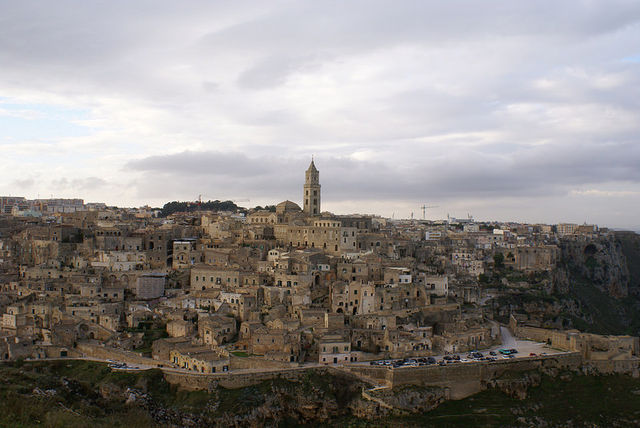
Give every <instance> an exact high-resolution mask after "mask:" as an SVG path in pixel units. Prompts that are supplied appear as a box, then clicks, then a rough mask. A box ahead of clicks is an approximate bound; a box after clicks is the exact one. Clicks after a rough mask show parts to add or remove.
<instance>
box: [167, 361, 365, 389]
mask: <svg viewBox="0 0 640 428" xmlns="http://www.w3.org/2000/svg"><path fill="white" fill-rule="evenodd" d="M309 371H318V372H320V373H338V372H337V371H336V369H334V368H332V367H323V368H304V367H300V368H291V369H281V370H272V371H264V370H263V371H255V372H242V373H240V372H239V373H234V372H228V373H217V374H204V375H202V374H191V373H180V372H173V371H171V370H170V369H165V370H164V378H165V380H166V381H167V382H169V383H171V384H173V385H177V386H178V387H179V388H181V389H185V390H190V391H196V390H209V389H211V388H213V387H215V386H222V387H224V388H230V389H232V388H244V387H247V386H251V385H256V384H258V383H260V382H263V381H265V380H271V379H276V378H280V379H287V380H290V381H293V382H297V381H300V380H301V379H302V378H303V377H304V376H306V375H307V373H308V372H309ZM340 373H341V375H342V376H344V372H340ZM354 379H355V376H354Z"/></svg>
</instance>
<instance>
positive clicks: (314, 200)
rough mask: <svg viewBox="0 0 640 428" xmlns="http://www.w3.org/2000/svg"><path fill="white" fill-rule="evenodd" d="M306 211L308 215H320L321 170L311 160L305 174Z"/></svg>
mask: <svg viewBox="0 0 640 428" xmlns="http://www.w3.org/2000/svg"><path fill="white" fill-rule="evenodd" d="M304 178H305V180H304V209H303V210H304V213H305V214H306V215H308V216H316V215H320V212H321V211H320V172H318V170H317V169H316V165H315V164H314V163H313V160H311V164H309V168H307V171H306V172H305V174H304Z"/></svg>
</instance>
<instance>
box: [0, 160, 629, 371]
mask: <svg viewBox="0 0 640 428" xmlns="http://www.w3.org/2000/svg"><path fill="white" fill-rule="evenodd" d="M302 192H303V193H302V208H301V207H300V206H299V205H298V204H297V203H295V202H292V201H283V202H280V203H278V204H277V205H275V206H270V207H266V209H250V210H231V211H215V212H214V211H208V210H205V209H203V208H202V207H200V206H197V205H196V206H194V207H191V208H192V209H190V210H188V211H187V212H174V213H171V214H169V215H166V216H159V215H158V214H159V213H158V211H154V210H152V209H150V208H148V207H147V208H140V209H125V208H114V207H107V206H106V205H104V204H85V203H84V202H83V201H82V200H79V199H73V200H69V199H42V200H33V201H30V200H26V199H25V198H16V197H2V198H0V203H1V206H0V210H1V212H2V214H1V217H0V266H1V273H0V289H1V292H0V312H1V313H2V323H1V333H0V358H1V359H2V360H18V359H50V358H95V359H99V360H109V361H110V362H112V363H114V364H115V365H119V366H120V367H127V366H126V364H127V363H128V364H129V365H134V364H137V365H138V366H140V367H142V366H144V367H163V368H166V369H174V370H175V371H176V372H177V373H179V372H189V373H194V374H195V373H199V374H212V373H215V374H219V373H227V372H229V373H233V372H235V371H243V370H244V371H247V370H263V369H264V370H267V369H269V370H271V369H275V368H288V367H289V368H291V367H304V366H310V367H312V366H322V365H329V366H340V367H347V366H353V367H362V366H363V365H367V364H369V365H371V366H374V365H378V364H382V365H384V364H386V365H389V364H392V365H393V367H400V366H402V362H404V363H405V365H406V366H421V365H429V364H434V363H436V361H435V359H434V360H430V359H427V357H430V356H442V355H447V354H449V355H456V354H461V353H463V354H466V353H471V354H470V355H472V356H473V355H474V353H476V354H477V353H478V352H477V351H478V350H483V349H491V348H495V349H497V348H499V347H501V346H502V344H503V341H504V334H505V333H504V329H505V328H506V326H507V325H509V326H510V328H511V333H512V334H515V335H517V336H518V337H519V338H521V339H533V340H535V341H538V342H543V343H547V344H549V345H553V347H554V349H556V351H558V350H559V351H563V352H570V353H578V354H580V356H581V358H583V360H582V361H583V362H585V361H592V362H598V361H600V362H606V363H607V364H609V365H601V367H609V368H612V367H613V368H614V369H615V370H619V371H631V372H637V369H638V359H637V356H638V339H637V337H633V336H598V335H595V334H586V333H583V332H580V331H578V330H575V327H576V325H567V324H566V322H563V321H562V320H559V319H558V318H557V317H555V318H554V316H553V315H554V314H553V312H552V311H551V309H549V307H550V306H553V304H552V303H551V304H550V306H549V305H548V306H547V308H546V309H545V308H542V309H540V307H539V306H536V303H535V302H531V300H532V299H529V300H528V301H525V302H524V304H525V305H529V306H520V307H518V306H517V305H514V304H513V302H511V303H509V304H506V305H505V304H502V305H501V304H500V302H509V299H510V298H513V296H514V295H525V296H545V295H550V294H552V293H553V292H554V290H555V291H557V288H558V287H562V286H563V284H564V286H567V283H568V282H570V280H571V279H570V278H567V277H566V275H565V277H564V278H560V277H559V276H562V275H559V273H558V272H563V271H562V270H558V265H559V264H560V263H562V258H563V256H562V252H563V251H573V250H575V249H576V248H577V249H578V250H575V251H578V252H579V257H582V258H583V259H584V260H585V263H586V265H587V266H590V264H591V271H590V272H592V273H594V272H596V273H597V272H599V270H598V269H600V270H602V269H603V266H604V265H602V264H599V260H600V259H601V258H602V257H610V258H611V257H613V256H612V254H614V253H615V251H614V250H615V248H613V250H612V248H611V247H608V245H609V244H607V243H611V242H613V241H612V239H613V238H614V237H615V233H614V232H612V231H610V230H607V229H604V228H598V227H597V226H595V225H575V224H557V225H547V224H519V223H499V222H475V221H474V220H473V219H472V218H465V219H453V218H449V219H447V220H446V221H427V220H417V219H411V220H391V219H386V218H382V217H378V216H373V215H335V214H332V213H329V212H326V211H322V205H321V184H320V173H319V171H318V169H317V168H316V166H315V164H314V162H313V161H312V162H311V164H310V165H309V168H308V169H307V170H306V172H305V180H304V184H303V186H302ZM231 205H233V204H231ZM614 247H615V246H614ZM614 255H615V254H614ZM576 257H578V256H576ZM579 257H578V258H579ZM614 265H615V262H612V264H611V266H610V268H606V269H605V270H606V271H607V272H606V273H603V274H602V275H601V276H602V278H601V279H602V281H601V283H602V284H603V286H604V287H605V288H607V287H608V288H607V289H606V291H607V292H608V293H609V294H610V295H612V296H614V297H620V296H626V295H629V293H630V292H631V291H630V290H629V289H628V288H625V286H624V278H622V276H624V275H625V273H624V272H622V271H620V272H622V273H620V272H618V271H616V268H615V266H614ZM564 272H565V273H566V271H564ZM616 272H618V273H616ZM594 275H595V274H594ZM616 275H617V276H616ZM626 275H628V271H627V273H626ZM596 276H597V275H596ZM627 279H628V278H627ZM523 293H524V294H523ZM527 293H529V294H527ZM533 300H535V299H533ZM540 301H541V302H542V301H545V299H544V298H540ZM520 303H521V304H522V303H523V302H520ZM549 311H551V312H549ZM549 313H551V314H552V316H551V317H549V316H547V315H548V314H549ZM556 315H557V314H556ZM582 315H585V314H582ZM586 315H588V314H586ZM586 315H585V316H586ZM550 352H551V351H550ZM492 354H494V355H495V353H492ZM521 354H522V352H521ZM532 354H533V353H532ZM480 355H481V358H480V357H479V359H480V360H485V362H488V363H491V361H494V360H496V359H497V358H496V357H491V356H489V353H485V354H482V353H480ZM497 357H500V355H498V356H497ZM520 357H539V355H520ZM505 358H506V356H505ZM385 360H386V361H387V363H385V362H384V361H385ZM388 360H396V361H401V362H400V363H389V362H388ZM448 360H450V362H453V363H457V362H458V361H459V360H460V359H459V358H458V359H457V361H456V360H455V359H453V358H449V359H448ZM615 361H618V362H622V363H624V364H617V365H616V364H614V363H612V362H615ZM440 362H441V363H443V362H444V360H443V361H440ZM444 364H447V363H446V362H444ZM612 370H613V369H612ZM369 376H373V375H371V374H369Z"/></svg>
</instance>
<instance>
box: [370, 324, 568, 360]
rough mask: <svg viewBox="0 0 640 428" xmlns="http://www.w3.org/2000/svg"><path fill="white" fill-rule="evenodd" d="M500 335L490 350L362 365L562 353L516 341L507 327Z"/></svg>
mask: <svg viewBox="0 0 640 428" xmlns="http://www.w3.org/2000/svg"><path fill="white" fill-rule="evenodd" d="M500 333H501V335H502V344H501V345H498V346H494V347H492V348H489V349H482V350H474V351H469V352H459V353H450V354H445V355H433V356H424V357H422V356H420V357H410V358H402V359H389V360H378V361H370V362H363V363H360V364H368V365H372V366H384V367H390V368H400V367H421V366H430V365H440V366H446V365H449V364H472V363H478V362H487V361H499V360H509V359H515V358H524V357H536V356H545V355H553V354H560V353H562V351H559V350H556V349H552V348H549V347H548V346H547V345H546V344H545V343H539V342H533V341H530V340H519V339H516V338H515V337H513V335H512V334H511V332H510V331H509V329H507V328H505V327H501V328H500ZM501 351H502V352H501ZM513 351H515V352H513Z"/></svg>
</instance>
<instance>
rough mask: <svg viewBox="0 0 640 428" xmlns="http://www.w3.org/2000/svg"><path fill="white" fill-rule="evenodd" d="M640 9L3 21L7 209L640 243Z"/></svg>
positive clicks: (29, 14) (23, 11)
mask: <svg viewBox="0 0 640 428" xmlns="http://www.w3.org/2000/svg"><path fill="white" fill-rule="evenodd" d="M639 139H640V2H639V1H637V0H631V1H615V0H606V1H605V0H602V1H595V0H592V1H587V0H584V1H572V0H562V1H557V0H553V1H544V0H536V1H527V2H525V1H509V0H503V1H482V2H480V1H455V0H448V1H446V2H445V1H425V0H420V1H393V2H392V1H374V0H363V1H344V0H340V1H327V0H323V1H307V2H304V1H241V0H240V1H237V0H236V1H220V2H214V1H202V2H197V1H180V2H176V1H170V2H169V1H159V0H149V1H135V0H127V1H113V0H110V1H100V2H98V1H73V2H72V1H62V0H56V1H26V0H21V1H12V0H0V155H1V157H2V160H3V161H2V164H3V166H4V167H3V168H0V193H1V194H10V195H21V196H26V197H28V198H35V197H37V196H38V195H39V196H40V197H50V196H51V195H54V196H55V197H81V198H84V199H85V200H86V201H104V202H107V203H109V204H114V205H119V206H140V205H144V204H150V205H152V206H160V205H162V204H164V203H165V202H167V201H171V200H195V199H197V198H198V195H200V194H201V195H202V197H203V199H250V202H242V203H239V204H240V205H244V206H255V205H258V204H259V205H263V204H267V203H277V202H279V201H282V200H285V199H290V200H293V201H295V202H298V203H301V199H302V183H303V180H304V170H305V169H306V168H307V166H308V164H309V161H310V159H311V156H312V154H313V155H315V160H316V165H317V167H318V169H319V170H320V180H321V184H322V198H323V200H322V202H323V206H322V208H323V209H326V210H330V211H333V212H335V213H342V214H346V213H353V212H359V213H375V214H381V215H385V216H389V217H391V216H392V215H393V216H395V217H396V218H400V217H405V218H406V217H409V216H410V215H411V212H413V213H414V215H415V217H416V218H421V217H422V210H421V209H420V206H422V205H423V204H425V203H426V204H427V205H432V206H436V208H431V209H428V210H427V218H430V219H438V218H444V217H446V215H447V214H450V215H451V216H455V217H464V216H466V215H467V214H471V215H473V216H474V217H476V218H478V219H483V220H484V219H498V220H514V221H529V222H547V223H557V222H561V221H569V222H577V223H583V222H585V221H586V222H589V223H598V224H600V225H606V226H612V227H621V228H634V229H636V230H640V141H639Z"/></svg>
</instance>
